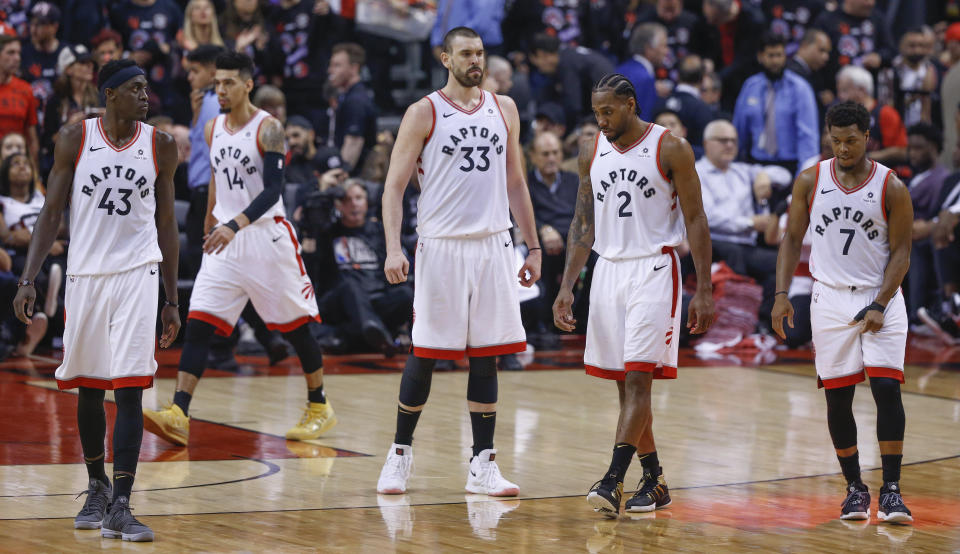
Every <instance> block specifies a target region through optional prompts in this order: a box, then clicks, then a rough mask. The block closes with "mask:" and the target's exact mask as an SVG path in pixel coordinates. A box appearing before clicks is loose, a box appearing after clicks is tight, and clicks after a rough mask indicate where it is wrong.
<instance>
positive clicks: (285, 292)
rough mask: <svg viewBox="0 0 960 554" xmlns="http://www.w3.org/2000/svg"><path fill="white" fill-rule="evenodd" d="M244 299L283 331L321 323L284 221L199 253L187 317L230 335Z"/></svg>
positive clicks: (297, 245) (293, 236)
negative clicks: (215, 250) (200, 258)
mask: <svg viewBox="0 0 960 554" xmlns="http://www.w3.org/2000/svg"><path fill="white" fill-rule="evenodd" d="M247 300H250V301H251V302H252V303H253V307H254V308H255V309H256V310H257V313H258V314H260V317H261V318H263V321H264V323H266V324H267V328H269V329H272V330H276V331H281V332H287V331H292V330H294V329H296V328H297V327H300V326H301V325H303V324H305V323H308V322H309V321H311V320H316V321H320V317H319V316H318V311H317V299H316V296H315V294H314V290H313V284H312V283H311V282H310V277H309V276H308V275H307V271H306V268H305V267H304V265H303V259H302V258H301V257H300V243H299V242H298V241H297V236H296V234H295V233H294V232H293V227H292V226H291V225H290V222H289V221H287V220H286V219H284V218H282V217H275V218H273V219H272V220H269V219H268V220H265V221H257V222H256V223H254V224H253V225H249V226H247V227H244V228H243V229H241V230H240V232H239V233H237V235H236V236H235V237H233V240H231V241H230V243H229V244H228V245H227V247H226V248H225V249H224V250H223V252H220V253H219V254H204V255H203V261H202V262H201V265H200V272H199V273H198V274H197V279H196V281H194V284H193V292H192V293H191V295H190V313H189V314H188V316H187V319H198V320H200V321H205V322H207V323H209V324H210V325H213V326H214V327H216V328H217V334H220V335H229V334H230V333H232V332H233V326H234V325H236V323H237V319H239V318H240V312H242V311H243V308H244V306H246V305H247Z"/></svg>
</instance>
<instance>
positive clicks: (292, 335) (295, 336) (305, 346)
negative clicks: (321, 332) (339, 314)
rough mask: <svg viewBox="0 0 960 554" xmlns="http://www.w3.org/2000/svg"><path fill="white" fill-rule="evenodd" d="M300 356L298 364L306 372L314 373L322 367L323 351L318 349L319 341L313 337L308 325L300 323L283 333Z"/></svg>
mask: <svg viewBox="0 0 960 554" xmlns="http://www.w3.org/2000/svg"><path fill="white" fill-rule="evenodd" d="M283 338H285V339H287V342H289V343H290V344H291V345H293V349H294V350H295V351H296V352H297V357H298V358H300V365H301V366H303V372H304V373H306V374H310V373H315V372H317V371H319V370H320V369H321V368H323V352H321V350H320V343H318V342H317V339H315V338H313V334H312V333H311V332H310V325H309V324H307V325H301V326H300V327H297V328H296V329H294V330H293V331H290V332H287V333H284V334H283Z"/></svg>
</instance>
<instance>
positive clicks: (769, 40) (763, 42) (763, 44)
mask: <svg viewBox="0 0 960 554" xmlns="http://www.w3.org/2000/svg"><path fill="white" fill-rule="evenodd" d="M786 45H787V38H786V37H785V36H783V34H781V33H777V32H774V31H766V32H764V33H763V37H762V38H761V39H760V43H759V44H758V45H757V46H759V48H757V52H763V51H765V50H766V49H767V48H770V47H774V46H786Z"/></svg>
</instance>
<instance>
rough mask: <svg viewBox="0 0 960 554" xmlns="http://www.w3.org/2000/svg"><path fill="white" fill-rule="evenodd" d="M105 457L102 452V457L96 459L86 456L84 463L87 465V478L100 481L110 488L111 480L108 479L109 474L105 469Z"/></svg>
mask: <svg viewBox="0 0 960 554" xmlns="http://www.w3.org/2000/svg"><path fill="white" fill-rule="evenodd" d="M105 457H106V456H105V455H104V453H103V452H101V453H100V455H99V456H97V457H96V458H94V459H90V458H87V457H86V456H84V457H83V463H85V464H86V465H87V477H89V478H91V479H98V480H100V481H102V482H103V483H105V484H106V485H107V486H109V485H110V479H108V478H107V472H106V470H105V469H104V467H103V459H104V458H105Z"/></svg>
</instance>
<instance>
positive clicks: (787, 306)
mask: <svg viewBox="0 0 960 554" xmlns="http://www.w3.org/2000/svg"><path fill="white" fill-rule="evenodd" d="M770 317H771V319H772V324H773V332H774V333H776V334H777V336H779V337H780V338H781V339H783V340H787V334H786V332H785V331H784V330H783V318H787V325H789V326H790V328H791V329H793V304H791V303H790V299H789V298H787V295H786V294H778V295H777V298H776V300H774V301H773V310H771V311H770Z"/></svg>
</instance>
